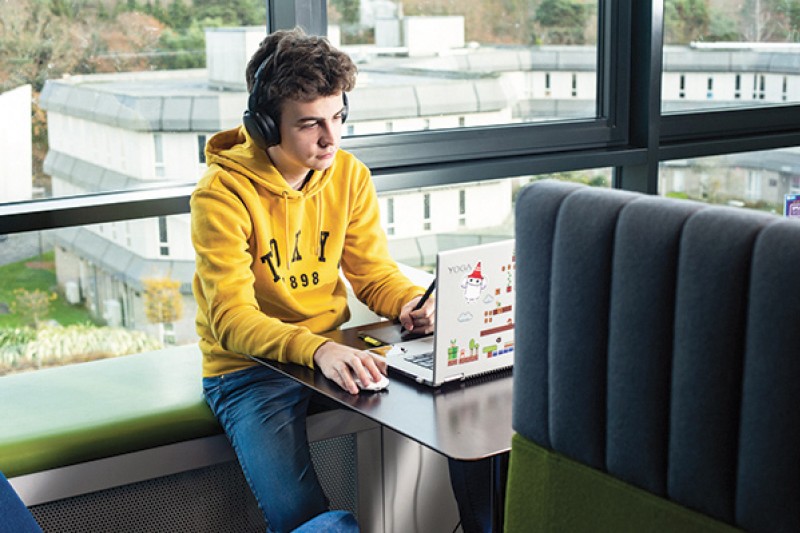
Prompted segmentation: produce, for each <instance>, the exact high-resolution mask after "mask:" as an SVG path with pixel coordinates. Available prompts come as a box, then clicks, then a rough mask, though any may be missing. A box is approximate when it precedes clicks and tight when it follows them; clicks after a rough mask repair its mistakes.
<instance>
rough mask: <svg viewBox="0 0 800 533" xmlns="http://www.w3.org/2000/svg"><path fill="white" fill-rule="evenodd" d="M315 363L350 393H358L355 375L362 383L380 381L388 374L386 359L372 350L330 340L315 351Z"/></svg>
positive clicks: (324, 373)
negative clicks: (371, 351)
mask: <svg viewBox="0 0 800 533" xmlns="http://www.w3.org/2000/svg"><path fill="white" fill-rule="evenodd" d="M314 364H315V365H316V366H317V367H318V368H319V369H320V370H321V371H322V374H323V375H324V376H325V377H326V378H328V379H330V380H333V381H334V382H336V384H337V385H339V386H340V387H341V388H343V389H344V390H346V391H347V392H349V393H350V394H358V392H359V389H358V385H356V382H355V379H354V377H355V376H357V377H358V379H360V380H361V382H362V383H370V382H375V381H378V380H379V379H380V378H381V374H386V361H385V360H384V359H383V358H382V357H380V356H378V355H374V354H372V353H370V352H366V351H364V350H357V349H355V348H351V347H349V346H345V345H344V344H339V343H337V342H333V341H328V342H326V343H325V344H323V345H322V346H320V347H319V348H317V351H316V352H314Z"/></svg>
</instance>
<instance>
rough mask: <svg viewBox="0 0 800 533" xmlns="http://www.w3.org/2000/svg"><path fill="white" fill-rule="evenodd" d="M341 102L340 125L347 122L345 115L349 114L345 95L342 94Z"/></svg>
mask: <svg viewBox="0 0 800 533" xmlns="http://www.w3.org/2000/svg"><path fill="white" fill-rule="evenodd" d="M342 100H343V103H344V107H342V124H344V123H345V122H346V121H347V114H348V113H349V112H350V101H349V99H348V98H347V93H344V92H343V93H342Z"/></svg>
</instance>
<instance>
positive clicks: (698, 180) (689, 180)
mask: <svg viewBox="0 0 800 533" xmlns="http://www.w3.org/2000/svg"><path fill="white" fill-rule="evenodd" d="M798 176H800V148H785V149H779V150H768V151H761V152H743V153H737V154H726V155H719V156H713V157H703V158H696V159H687V160H680V161H665V162H664V163H663V164H662V165H661V168H660V171H659V190H660V191H662V194H664V195H666V196H673V197H677V198H688V199H692V200H699V201H702V202H708V203H714V204H723V205H731V206H735V207H746V208H751V209H757V210H760V211H766V212H768V213H773V214H776V215H780V214H782V212H783V202H784V197H785V196H786V195H788V194H794V193H795V191H796V187H795V183H796V180H797V177H798Z"/></svg>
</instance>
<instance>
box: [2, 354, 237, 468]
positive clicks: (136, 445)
mask: <svg viewBox="0 0 800 533" xmlns="http://www.w3.org/2000/svg"><path fill="white" fill-rule="evenodd" d="M200 374H201V355H200V350H199V349H198V347H197V346H196V345H191V346H181V347H174V348H168V349H165V350H158V351H154V352H147V353H141V354H135V355H129V356H124V357H118V358H113V359H106V360H102V361H94V362H90V363H80V364H74V365H68V366H63V367H57V368H49V369H44V370H39V371H37V372H29V373H21V374H12V375H8V376H4V377H0V406H2V416H0V472H3V474H5V475H6V476H7V477H9V478H11V477H14V476H21V475H24V474H29V473H33V472H40V471H43V470H50V469H53V468H59V467H63V466H68V465H72V464H77V463H82V462H86V461H92V460H95V459H102V458H106V457H111V456H114V455H119V454H123V453H128V452H133V451H138V450H145V449H148V448H154V447H156V446H162V445H165V444H172V443H175V442H181V441H185V440H190V439H195V438H200V437H206V436H209V435H215V434H217V433H220V432H221V429H220V428H219V426H218V424H217V422H216V419H215V418H214V415H213V414H212V413H211V411H210V409H209V408H208V406H207V405H206V403H205V400H204V399H203V390H202V386H201V377H200Z"/></svg>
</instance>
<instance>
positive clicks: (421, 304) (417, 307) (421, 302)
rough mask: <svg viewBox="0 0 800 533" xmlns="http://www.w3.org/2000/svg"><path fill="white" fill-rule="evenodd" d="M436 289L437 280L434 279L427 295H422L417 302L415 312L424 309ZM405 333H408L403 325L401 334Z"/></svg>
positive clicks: (426, 292)
mask: <svg viewBox="0 0 800 533" xmlns="http://www.w3.org/2000/svg"><path fill="white" fill-rule="evenodd" d="M435 288H436V278H433V281H431V284H430V285H428V288H427V290H426V291H425V294H423V295H422V298H420V299H419V301H418V302H417V305H416V306H415V307H414V311H417V310H418V309H422V306H423V305H425V302H426V301H428V298H430V297H431V294H432V293H433V289H435ZM412 312H413V311H412ZM404 331H406V328H405V327H403V326H402V325H401V326H400V333H403V332H404Z"/></svg>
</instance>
